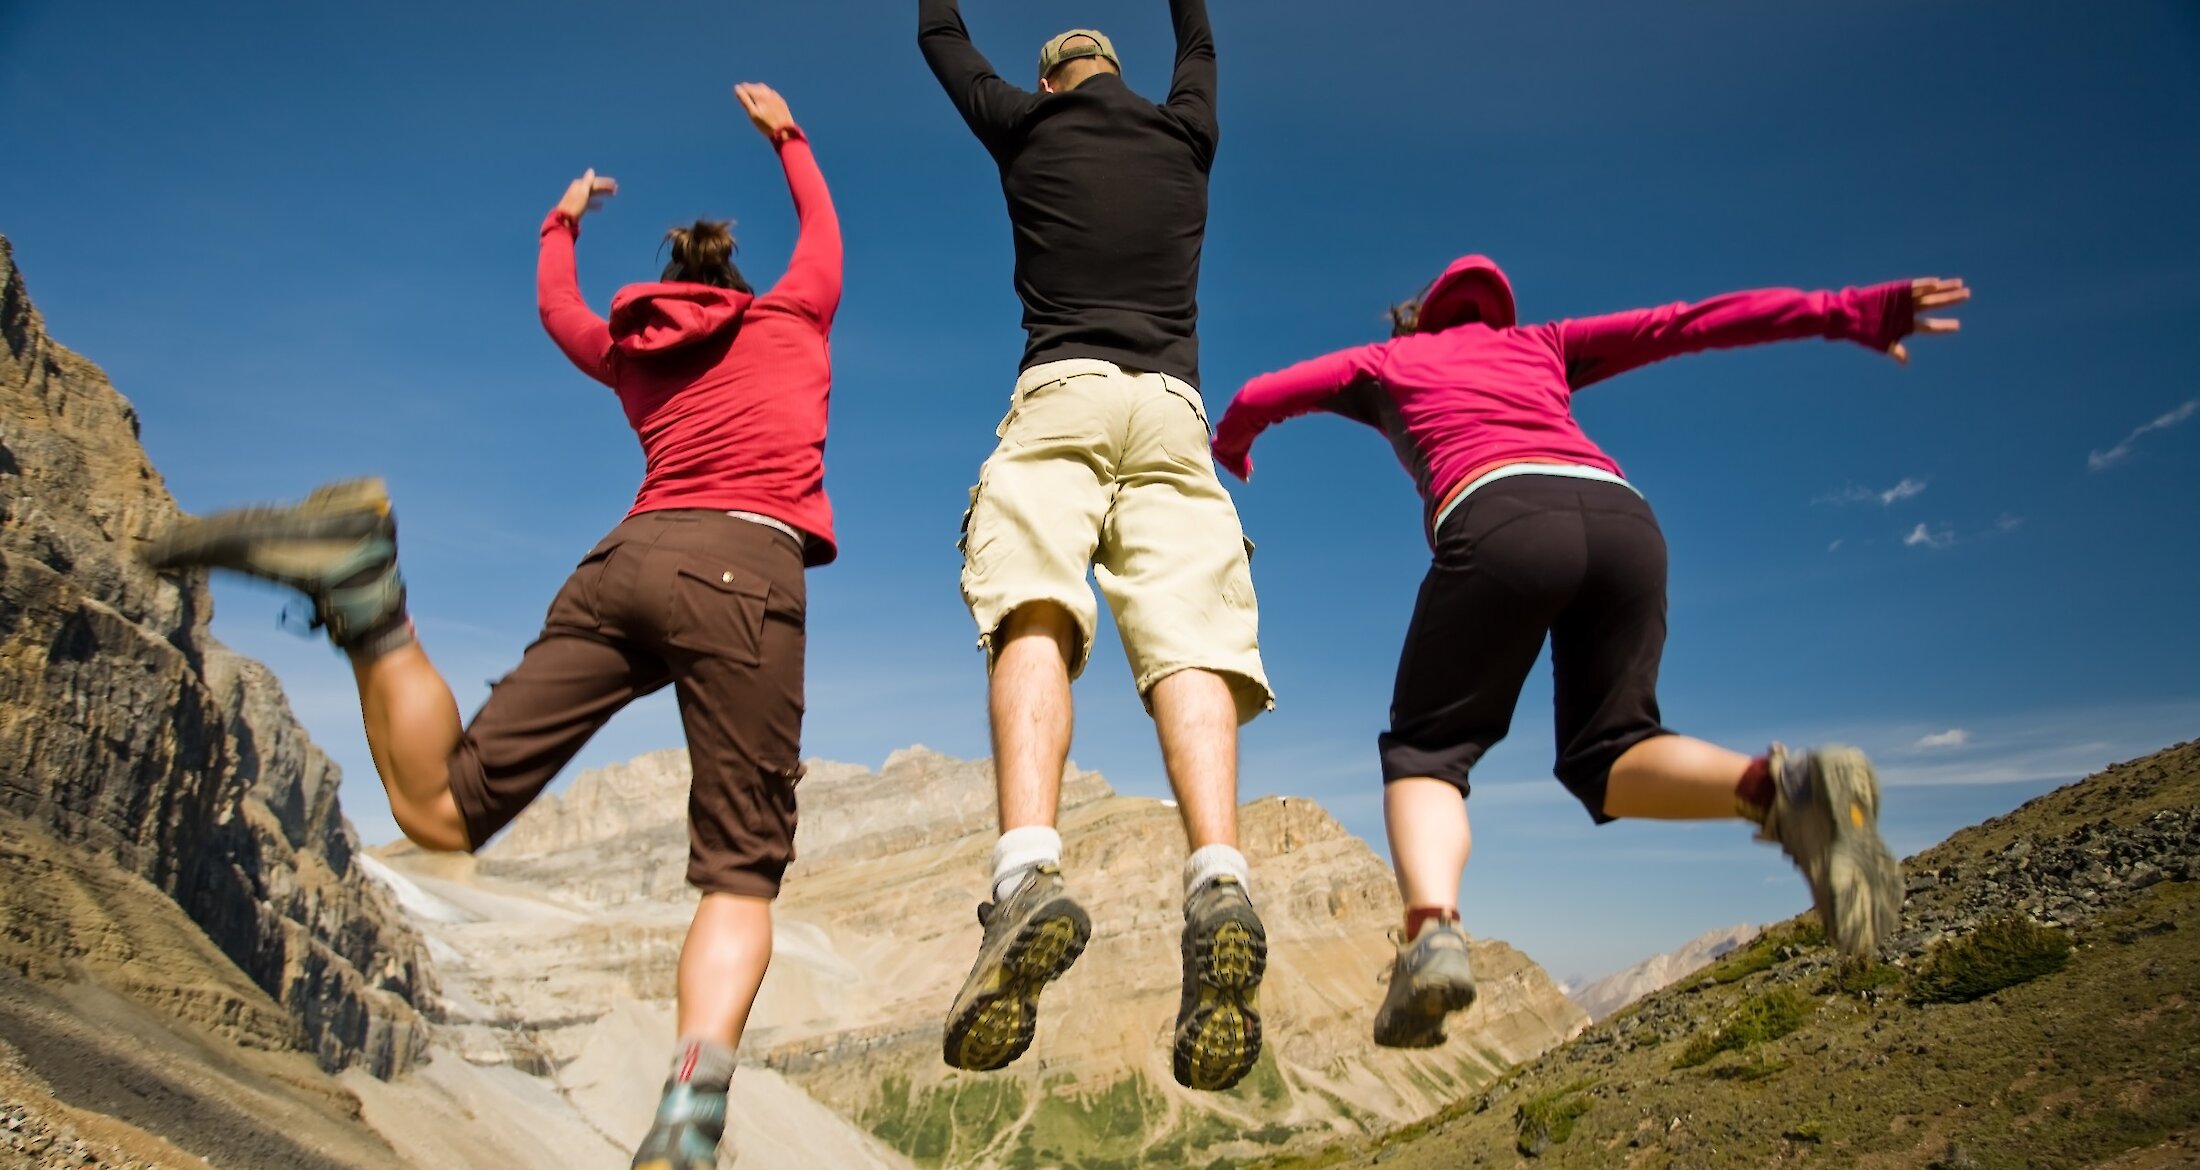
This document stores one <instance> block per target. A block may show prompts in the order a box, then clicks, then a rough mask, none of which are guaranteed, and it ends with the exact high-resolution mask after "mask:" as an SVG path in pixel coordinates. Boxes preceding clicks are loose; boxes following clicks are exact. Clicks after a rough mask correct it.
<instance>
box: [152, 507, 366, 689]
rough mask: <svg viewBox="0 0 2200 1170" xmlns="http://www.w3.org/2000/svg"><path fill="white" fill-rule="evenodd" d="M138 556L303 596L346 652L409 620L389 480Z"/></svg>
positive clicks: (232, 518) (196, 526)
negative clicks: (242, 578) (248, 579)
mask: <svg viewBox="0 0 2200 1170" xmlns="http://www.w3.org/2000/svg"><path fill="white" fill-rule="evenodd" d="M138 555H139V557H140V559H142V560H143V561H144V562H145V563H146V564H147V565H150V566H151V567H153V568H155V569H184V568H210V569H228V570H231V571H233V572H238V573H244V574H247V575H250V576H253V577H258V578H260V579H261V580H263V581H273V582H274V583H276V584H278V585H287V586H289V587H290V588H292V589H296V590H298V591H299V592H300V593H303V594H305V595H306V596H307V597H308V598H309V599H311V600H312V602H313V615H314V622H313V624H314V625H315V626H316V627H326V628H327V629H328V633H329V640H330V641H333V642H335V643H336V644H337V645H338V646H340V647H347V648H348V647H350V646H352V645H354V644H356V643H358V642H359V641H360V640H361V639H363V638H366V637H368V636H369V635H372V634H375V633H378V632H379V630H380V627H383V626H386V625H388V624H389V623H391V622H392V621H394V620H397V619H399V618H401V617H402V616H403V614H404V612H405V582H404V579H403V578H402V577H400V576H398V573H397V517H396V516H394V515H392V514H391V512H390V497H389V491H388V489H387V488H386V487H385V486H384V485H383V483H382V481H381V480H379V479H353V480H344V481H342V482H338V483H331V484H326V485H323V486H322V487H320V488H318V489H316V490H315V491H314V492H313V494H311V495H309V496H307V497H306V498H305V499H304V500H302V501H300V502H299V503H297V504H292V505H262V506H256V507H248V508H233V509H230V510H227V511H222V512H216V513H214V514H213V515H210V516H206V517H203V518H200V519H195V520H184V521H181V522H179V523H178V524H176V525H175V527H173V528H171V529H169V530H168V531H167V532H165V533H163V534H161V536H160V537H159V538H158V539H156V540H154V541H153V542H152V543H150V544H149V545H147V546H146V547H145V548H144V549H143V550H141V551H140V552H139V554H138Z"/></svg>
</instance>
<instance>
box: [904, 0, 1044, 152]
mask: <svg viewBox="0 0 2200 1170" xmlns="http://www.w3.org/2000/svg"><path fill="white" fill-rule="evenodd" d="M917 47H918V48H919V49H921V50H923V51H924V63H925V64H927V65H930V66H931V67H932V76H934V77H937V78H939V79H940V88H942V89H945V90H946V91H947V96H948V99H949V100H951V101H953V102H954V103H955V109H956V110H958V111H960V112H961V114H962V116H963V121H965V122H967V123H969V124H970V130H971V132H972V133H974V134H976V135H977V136H978V141H980V142H983V143H985V148H986V149H987V150H989V151H994V152H996V153H997V152H998V151H999V150H1000V149H1001V147H1002V146H1003V145H1005V144H1006V143H1007V141H1008V138H1009V135H1010V133H1011V132H1012V131H1014V130H1015V128H1016V123H1017V122H1018V121H1019V120H1020V119H1022V117H1023V115H1024V112H1025V111H1026V110H1028V109H1030V108H1031V103H1032V102H1033V101H1034V100H1036V98H1037V96H1038V95H1036V94H1033V93H1032V92H1030V91H1029V90H1023V89H1018V88H1016V87H1015V86H1013V85H1010V84H1009V83H1008V82H1006V81H1003V80H1001V75H1000V74H998V73H995V72H994V71H993V65H992V63H991V62H989V61H987V60H986V59H985V54H983V53H980V52H979V51H978V47H977V46H976V45H973V44H971V43H970V30H969V29H968V28H966V27H964V25H963V18H962V12H961V10H960V9H958V8H957V7H956V5H955V0H917Z"/></svg>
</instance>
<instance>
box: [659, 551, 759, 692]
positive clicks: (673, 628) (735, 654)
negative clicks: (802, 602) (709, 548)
mask: <svg viewBox="0 0 2200 1170" xmlns="http://www.w3.org/2000/svg"><path fill="white" fill-rule="evenodd" d="M673 573H674V575H673V578H672V597H671V602H672V612H671V614H670V615H668V620H667V621H666V623H665V641H667V642H670V643H671V644H673V645H675V646H678V647H680V648H681V649H683V650H693V651H695V652H696V653H698V654H708V655H711V656H712V657H715V658H723V659H725V660H727V661H729V662H738V663H740V664H741V665H743V666H755V665H757V664H758V663H759V662H761V661H763V652H764V609H765V606H766V603H767V602H769V601H770V599H771V585H770V584H769V583H768V582H766V581H765V580H764V579H763V578H762V577H759V576H757V575H756V574H755V573H752V572H749V571H747V570H745V569H742V568H740V567H738V566H735V565H729V564H725V563H723V562H716V561H703V560H699V561H692V562H689V563H687V564H683V565H681V566H680V567H679V568H677V569H675V570H674V571H673Z"/></svg>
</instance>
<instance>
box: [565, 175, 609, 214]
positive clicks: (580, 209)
mask: <svg viewBox="0 0 2200 1170" xmlns="http://www.w3.org/2000/svg"><path fill="white" fill-rule="evenodd" d="M618 193H619V181H618V180H617V179H613V178H609V177H601V178H599V177H598V176H597V174H596V172H595V170H594V169H593V168H591V169H590V170H589V171H588V173H587V174H584V175H582V176H581V177H580V178H578V179H575V180H573V181H572V182H571V183H570V184H568V185H567V186H566V188H565V198H563V199H560V200H558V210H559V211H562V212H564V213H565V214H566V215H568V216H570V217H571V218H572V220H573V222H574V223H579V222H580V221H581V217H582V216H584V215H586V214H588V213H589V212H591V211H595V210H597V209H598V208H600V207H602V206H603V201H604V200H606V199H609V198H611V197H612V196H613V195H616V194H618Z"/></svg>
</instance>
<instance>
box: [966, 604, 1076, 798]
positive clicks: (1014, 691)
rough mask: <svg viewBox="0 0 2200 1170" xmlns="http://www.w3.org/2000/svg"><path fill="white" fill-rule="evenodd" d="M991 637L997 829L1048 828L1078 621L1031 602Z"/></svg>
mask: <svg viewBox="0 0 2200 1170" xmlns="http://www.w3.org/2000/svg"><path fill="white" fill-rule="evenodd" d="M994 637H995V638H997V639H998V640H999V641H1000V644H1001V646H1000V652H999V654H998V656H997V657H996V659H995V660H994V664H993V679H992V683H991V686H990V689H989V692H988V707H989V713H990V715H991V717H992V718H991V722H992V731H993V771H994V783H995V786H996V788H997V790H998V792H999V797H1000V818H1001V831H1002V832H1004V833H1006V832H1008V831H1010V830H1013V829H1022V828H1052V827H1053V826H1054V818H1055V815H1056V812H1057V809H1058V807H1059V805H1060V803H1061V799H1062V769H1063V768H1065V767H1067V766H1068V764H1069V742H1070V732H1071V728H1072V726H1073V722H1074V714H1073V708H1072V707H1071V701H1070V693H1069V662H1070V656H1071V655H1072V654H1074V653H1075V652H1076V639H1077V637H1078V632H1077V622H1076V620H1075V619H1074V618H1072V617H1070V615H1069V611H1068V610H1066V609H1063V608H1062V607H1061V606H1059V605H1056V604H1054V603H1053V602H1051V601H1039V602H1032V603H1030V604H1027V605H1024V606H1022V607H1020V608H1018V609H1017V610H1016V611H1015V612H1013V613H1011V614H1009V615H1008V617H1007V618H1006V619H1004V620H1003V621H1002V622H1001V627H1000V629H999V631H997V632H996V633H995V635H994Z"/></svg>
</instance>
